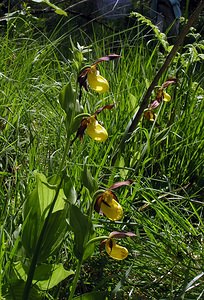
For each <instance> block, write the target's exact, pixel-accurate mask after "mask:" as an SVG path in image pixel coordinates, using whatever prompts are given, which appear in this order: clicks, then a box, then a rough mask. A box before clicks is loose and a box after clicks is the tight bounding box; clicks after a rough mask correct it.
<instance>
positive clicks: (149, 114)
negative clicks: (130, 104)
mask: <svg viewBox="0 0 204 300" xmlns="http://www.w3.org/2000/svg"><path fill="white" fill-rule="evenodd" d="M176 82H177V79H176V78H170V79H168V80H167V81H165V82H164V83H163V84H162V86H160V87H157V92H156V99H155V100H154V101H153V102H152V103H150V104H149V106H148V108H147V109H146V110H145V111H144V117H145V118H146V119H148V120H150V121H154V120H155V118H156V114H155V113H154V112H153V110H154V109H156V108H157V107H158V106H159V105H160V103H161V102H162V101H164V102H169V101H170V100H171V96H170V95H169V94H168V93H166V92H165V89H166V88H167V87H168V86H169V85H171V84H174V83H176Z"/></svg>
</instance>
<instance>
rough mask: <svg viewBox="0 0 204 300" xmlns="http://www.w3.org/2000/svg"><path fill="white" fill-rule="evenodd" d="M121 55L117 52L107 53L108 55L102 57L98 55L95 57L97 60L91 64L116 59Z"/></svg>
mask: <svg viewBox="0 0 204 300" xmlns="http://www.w3.org/2000/svg"><path fill="white" fill-rule="evenodd" d="M120 57H121V56H120V55H118V54H115V53H113V54H109V55H106V56H103V57H100V58H99V59H97V61H95V63H93V65H97V64H98V63H100V62H102V61H109V60H113V59H116V58H120Z"/></svg>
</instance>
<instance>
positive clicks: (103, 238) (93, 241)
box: [86, 235, 109, 247]
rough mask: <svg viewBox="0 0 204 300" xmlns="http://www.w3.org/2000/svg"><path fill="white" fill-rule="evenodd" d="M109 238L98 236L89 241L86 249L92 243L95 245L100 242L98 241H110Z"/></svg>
mask: <svg viewBox="0 0 204 300" xmlns="http://www.w3.org/2000/svg"><path fill="white" fill-rule="evenodd" d="M108 238H109V237H108V236H107V235H101V236H97V237H95V238H93V239H91V240H89V241H88V242H87V244H86V247H88V246H89V245H90V244H92V243H95V242H98V241H101V240H106V239H108Z"/></svg>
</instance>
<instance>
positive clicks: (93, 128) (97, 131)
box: [72, 104, 114, 143]
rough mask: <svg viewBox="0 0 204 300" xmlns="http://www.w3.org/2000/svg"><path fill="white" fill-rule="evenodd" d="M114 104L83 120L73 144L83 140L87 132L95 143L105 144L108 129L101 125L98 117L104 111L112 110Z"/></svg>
mask: <svg viewBox="0 0 204 300" xmlns="http://www.w3.org/2000/svg"><path fill="white" fill-rule="evenodd" d="M113 106H114V104H108V105H105V106H103V107H101V108H99V109H98V110H97V111H95V113H94V114H93V115H91V116H90V115H89V116H88V117H86V118H83V119H82V120H81V123H80V127H79V128H78V130H77V134H76V136H75V138H74V140H73V141H72V143H73V142H74V141H75V140H76V139H77V138H79V139H80V140H82V139H83V136H84V133H85V130H86V133H87V134H88V135H89V136H90V137H91V138H92V139H93V140H95V141H97V142H105V141H106V140H107V138H108V132H107V131H106V129H105V128H104V127H103V126H102V125H101V124H99V122H98V120H97V115H98V114H99V113H100V112H102V111H103V110H104V109H112V108H113Z"/></svg>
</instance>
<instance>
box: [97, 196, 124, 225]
mask: <svg viewBox="0 0 204 300" xmlns="http://www.w3.org/2000/svg"><path fill="white" fill-rule="evenodd" d="M101 198H102V201H101V206H100V209H101V211H102V213H103V214H104V215H105V216H106V217H107V218H108V219H109V220H112V221H118V220H121V219H122V217H123V208H122V206H121V205H120V204H119V203H118V202H117V201H116V200H115V199H114V194H113V193H112V192H110V191H105V192H104V193H103V194H102V195H101Z"/></svg>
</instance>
